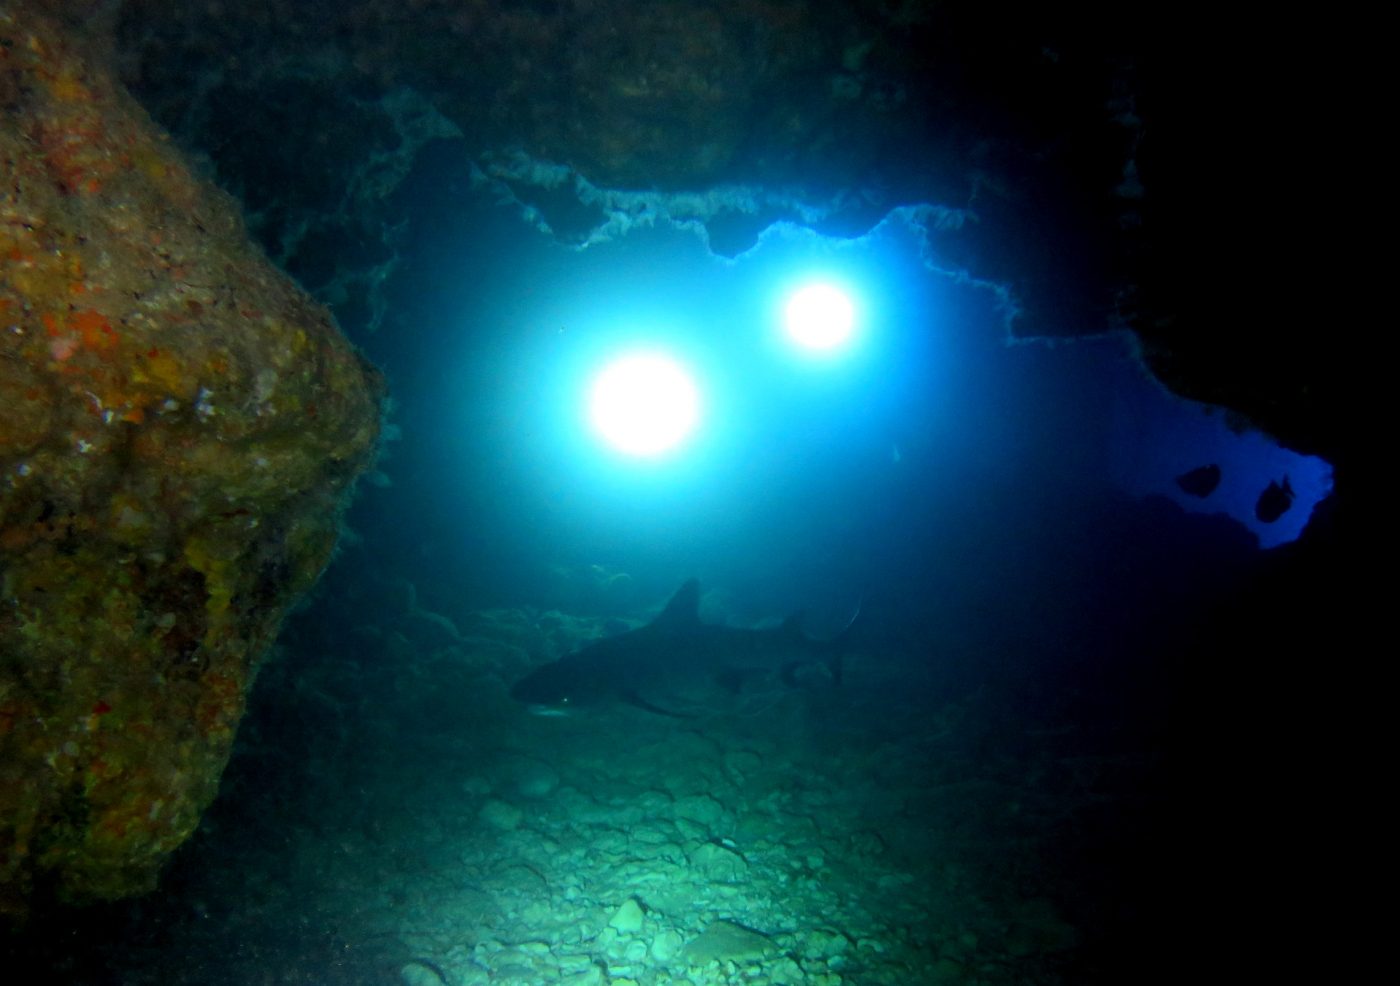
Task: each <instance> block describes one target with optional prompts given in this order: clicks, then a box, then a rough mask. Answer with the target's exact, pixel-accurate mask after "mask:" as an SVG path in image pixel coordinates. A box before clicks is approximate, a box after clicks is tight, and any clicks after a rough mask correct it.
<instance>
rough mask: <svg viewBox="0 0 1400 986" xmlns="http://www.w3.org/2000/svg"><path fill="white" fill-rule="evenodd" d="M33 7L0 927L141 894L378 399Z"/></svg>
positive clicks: (4, 442)
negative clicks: (38, 894)
mask: <svg viewBox="0 0 1400 986" xmlns="http://www.w3.org/2000/svg"><path fill="white" fill-rule="evenodd" d="M31 7H32V8H34V9H44V5H43V4H32V5H30V4H24V3H17V4H7V5H5V6H4V7H0V53H3V57H0V103H3V105H4V123H3V125H0V407H3V409H4V413H3V415H0V572H3V583H0V654H3V655H4V662H3V666H2V667H0V764H3V765H4V778H3V782H0V912H8V913H10V914H15V915H22V914H24V913H25V912H26V911H27V910H28V906H29V898H30V895H31V893H32V892H33V888H34V886H35V885H36V884H38V883H42V884H44V885H45V886H47V887H50V888H52V890H53V892H54V893H55V894H56V895H57V896H58V898H59V899H61V900H65V901H73V902H82V901H91V900H100V899H111V898H117V897H122V896H126V895H129V894H135V893H140V892H143V891H146V890H149V889H151V888H152V887H153V886H154V884H155V881H156V875H157V873H158V872H159V871H160V868H161V865H162V863H163V862H164V861H165V859H166V858H167V857H168V856H169V855H170V853H171V852H172V851H174V849H175V848H176V847H177V846H179V845H180V843H181V842H183V841H184V840H185V839H186V838H187V837H188V836H189V834H190V833H191V832H193V831H194V828H195V826H196V824H197V823H198V821H199V817H200V814H201V813H202V812H203V810H204V808H205V807H206V806H207V805H208V804H209V802H210V801H211V800H212V798H213V796H214V793H215V790H216V789H217V786H218V782H219V775H220V773H221V772H222V771H223V768H224V764H225V763H226V761H227V759H228V755H229V750H230V746H231V744H232V741H233V735H234V730H235V729H236V728H237V725H238V721H239V718H240V717H241V716H242V714H243V708H244V700H245V696H246V695H247V692H248V687H249V685H250V683H251V682H252V679H253V674H254V671H255V669H256V667H257V663H258V660H259V658H260V657H261V656H262V654H263V653H264V651H265V650H266V649H267V647H268V645H269V644H270V643H271V642H272V640H273V639H274V637H275V636H276V634H277V631H278V628H279V626H280V625H281V622H282V618H283V616H284V615H285V613H286V612H287V609H288V607H289V606H290V605H291V604H292V603H293V602H294V601H295V600H296V598H297V597H298V596H299V595H301V593H303V592H304V591H305V590H306V589H307V588H308V587H310V586H311V585H312V583H314V582H315V581H316V579H317V578H318V576H319V575H320V573H321V570H322V569H323V567H324V566H325V564H326V562H327V560H328V559H329V557H330V553H331V549H332V548H333V546H334V544H335V541H336V536H337V533H338V525H339V519H340V515H341V512H342V509H343V507H344V504H345V501H346V495H347V492H348V491H349V489H350V487H351V484H352V481H353V480H354V478H355V477H356V475H357V474H359V473H360V472H361V471H362V470H363V469H364V468H365V467H366V466H367V464H368V463H369V461H370V459H371V457H372V455H373V451H374V447H375V442H376V438H377V434H378V428H379V418H380V414H379V399H380V394H381V389H382V387H381V383H380V380H379V377H378V375H377V374H376V373H375V372H374V371H373V370H372V369H371V368H370V367H369V366H368V365H367V364H366V363H365V362H364V361H363V360H362V359H361V358H360V357H359V356H358V354H357V353H356V352H355V351H354V349H353V348H352V347H351V346H350V345H349V343H347V341H346V340H345V339H344V337H343V336H342V335H341V334H340V332H339V330H338V329H337V328H336V326H335V324H334V323H333V322H332V320H331V318H330V316H329V315H328V314H327V313H326V311H325V310H324V309H323V308H321V307H320V306H318V305H317V304H315V303H314V302H313V301H312V300H311V299H310V298H309V297H308V296H307V295H306V294H305V293H304V292H303V291H302V290H301V289H299V288H298V287H297V286H296V285H295V284H293V283H292V282H291V281H290V280H289V279H288V278H287V277H286V276H285V275H283V274H282V273H281V272H279V271H278V270H276V269H275V268H274V267H273V266H272V265H271V264H270V263H269V262H268V261H267V259H266V258H265V257H264V256H263V255H262V254H261V253H260V252H259V251H258V250H257V249H256V248H254V247H253V246H252V245H251V244H250V243H249V241H248V238H247V236H246V234H245V231H244V228H243V226H242V223H241V221H240V219H239V215H238V210H237V208H236V207H235V205H234V204H233V202H232V201H231V200H230V199H229V198H228V197H227V196H226V195H224V194H223V193H221V192H219V191H218V190H216V189H214V188H213V187H211V186H210V185H208V184H207V183H205V182H204V181H202V180H200V179H199V178H197V177H196V176H195V175H194V174H193V173H192V172H191V170H190V168H189V167H188V165H187V164H186V163H185V161H184V160H183V159H182V158H181V156H180V154H179V153H178V152H177V151H176V150H175V149H174V148H173V147H172V146H171V144H170V142H169V141H168V139H167V138H166V136H165V135H164V134H163V133H161V132H160V131H159V130H158V129H157V128H156V127H155V126H154V125H152V123H151V122H150V120H149V118H148V117H147V116H146V114H145V113H144V112H142V111H141V110H140V109H139V108H138V107H137V106H136V105H135V103H134V102H133V101H132V100H131V98H130V97H129V96H128V95H127V94H126V93H125V92H124V91H123V90H122V89H121V88H120V86H118V85H117V84H116V83H114V82H113V80H112V78H111V76H110V74H109V73H108V72H107V71H105V70H104V67H103V66H102V65H99V64H97V63H95V62H93V61H90V60H88V58H87V57H86V56H85V53H84V52H82V51H80V50H79V49H78V48H77V47H75V46H73V45H70V44H69V43H68V41H67V39H66V38H65V36H64V35H63V34H62V32H61V31H60V30H59V29H58V28H56V27H55V25H54V23H53V22H51V21H49V20H48V19H47V18H46V17H45V15H44V14H42V13H36V12H34V9H31Z"/></svg>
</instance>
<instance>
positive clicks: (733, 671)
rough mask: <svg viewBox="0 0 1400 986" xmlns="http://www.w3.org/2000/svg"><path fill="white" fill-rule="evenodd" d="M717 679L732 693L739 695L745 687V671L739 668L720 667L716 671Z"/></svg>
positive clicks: (720, 684) (722, 686)
mask: <svg viewBox="0 0 1400 986" xmlns="http://www.w3.org/2000/svg"><path fill="white" fill-rule="evenodd" d="M715 681H716V682H717V683H718V684H719V687H721V688H723V689H724V690H725V691H726V692H728V693H729V694H730V695H738V694H739V692H741V691H742V690H743V688H744V672H743V671H741V670H740V669H738V668H720V669H719V670H718V671H716V672H715Z"/></svg>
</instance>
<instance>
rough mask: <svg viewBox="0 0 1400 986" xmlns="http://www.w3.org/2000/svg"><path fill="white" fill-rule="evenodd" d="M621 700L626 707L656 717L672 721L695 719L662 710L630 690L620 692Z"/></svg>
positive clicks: (668, 710) (679, 713)
mask: <svg viewBox="0 0 1400 986" xmlns="http://www.w3.org/2000/svg"><path fill="white" fill-rule="evenodd" d="M622 700H623V701H624V702H626V703H627V704H628V705H635V706H636V707H637V708H639V709H645V710H646V711H647V712H650V713H652V714H654V715H658V716H669V717H670V718H672V719H694V718H695V716H691V715H686V714H685V713H683V712H672V711H671V710H670V709H663V708H662V707H661V706H659V705H654V704H652V703H651V702H648V701H647V700H646V699H644V698H642V696H641V695H639V694H637V692H635V691H633V690H632V689H630V688H629V689H628V690H626V691H624V692H622Z"/></svg>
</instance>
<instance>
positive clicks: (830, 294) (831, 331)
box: [787, 284, 856, 351]
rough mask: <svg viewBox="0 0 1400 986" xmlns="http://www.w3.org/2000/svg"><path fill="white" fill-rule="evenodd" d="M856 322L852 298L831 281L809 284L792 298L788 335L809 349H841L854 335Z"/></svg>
mask: <svg viewBox="0 0 1400 986" xmlns="http://www.w3.org/2000/svg"><path fill="white" fill-rule="evenodd" d="M855 324H856V313H855V308H854V307H853V306H852V305H851V299H850V298H848V297H846V295H845V294H844V293H842V292H841V291H840V290H839V289H837V288H834V287H832V286H831V285H830V284H809V285H807V286H806V287H805V288H800V289H798V290H797V291H796V292H794V293H793V295H792V297H791V298H789V299H788V304H787V331H788V336H789V337H790V338H791V339H792V341H793V342H795V343H797V344H798V345H799V346H802V347H803V348H805V349H813V350H819V351H828V350H833V349H837V348H839V347H841V346H843V345H845V343H846V342H847V341H848V340H849V339H850V338H851V332H852V331H853V330H854V329H855Z"/></svg>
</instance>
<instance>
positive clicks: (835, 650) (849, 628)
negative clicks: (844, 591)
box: [826, 593, 866, 685]
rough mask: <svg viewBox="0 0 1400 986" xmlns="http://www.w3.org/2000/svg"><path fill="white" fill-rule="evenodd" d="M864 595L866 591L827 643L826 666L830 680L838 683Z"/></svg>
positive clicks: (863, 601) (858, 622)
mask: <svg viewBox="0 0 1400 986" xmlns="http://www.w3.org/2000/svg"><path fill="white" fill-rule="evenodd" d="M865 597H866V593H861V596H860V599H859V600H857V602H856V611H855V612H854V613H852V614H851V618H850V619H849V620H847V621H846V625H845V626H844V627H842V628H841V632H840V633H838V634H837V635H836V636H835V637H833V638H831V642H830V643H829V644H828V645H827V646H828V647H829V649H830V654H828V655H827V659H826V666H827V667H828V668H829V669H830V670H831V680H832V681H833V682H835V683H836V684H838V685H839V684H841V678H842V673H843V671H844V664H845V659H846V652H847V651H849V650H850V649H851V643H852V641H853V640H854V639H855V634H856V628H857V627H858V626H859V625H860V612H861V610H862V609H864V608H865Z"/></svg>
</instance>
